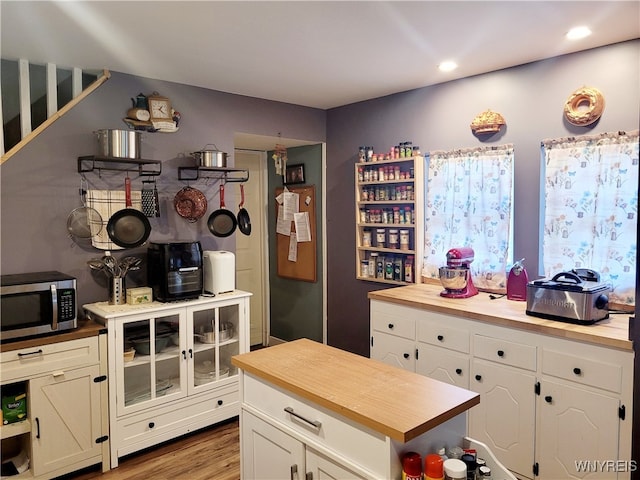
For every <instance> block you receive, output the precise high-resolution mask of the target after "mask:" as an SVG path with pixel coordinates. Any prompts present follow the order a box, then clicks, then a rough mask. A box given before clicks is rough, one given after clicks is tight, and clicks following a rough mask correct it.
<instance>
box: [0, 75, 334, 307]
mask: <svg viewBox="0 0 640 480" xmlns="http://www.w3.org/2000/svg"><path fill="white" fill-rule="evenodd" d="M153 91H158V92H159V93H160V94H162V95H165V96H167V97H169V98H170V99H171V102H172V105H173V106H174V108H175V109H176V110H178V111H180V112H181V114H182V121H181V123H180V129H179V131H178V132H176V133H148V134H145V135H144V137H143V143H142V149H141V151H142V156H143V157H144V158H148V159H153V160H161V161H162V162H163V163H162V176H161V177H160V178H159V180H158V189H159V191H160V203H161V211H162V217H161V218H159V219H155V218H152V219H150V221H151V225H152V229H153V230H152V233H151V237H150V241H161V242H162V241H172V240H200V242H201V243H202V246H203V248H204V249H205V250H230V251H235V236H231V237H228V238H225V239H220V238H217V237H214V236H212V235H211V234H210V233H209V231H208V229H207V226H206V216H205V218H204V219H203V220H201V221H199V222H197V223H194V224H191V223H188V222H186V221H185V220H184V219H182V218H181V217H179V216H178V215H177V213H175V210H174V207H173V197H174V196H175V194H176V193H177V192H178V191H179V190H180V189H181V188H182V187H183V186H184V185H185V183H184V182H180V181H179V180H178V173H177V167H178V166H179V165H193V164H194V161H193V160H192V159H191V158H189V157H188V153H189V152H193V151H197V150H200V149H202V148H203V147H204V146H205V145H206V144H208V143H215V144H216V145H217V147H218V148H219V149H220V150H222V151H225V152H230V153H232V152H233V149H234V137H233V135H234V133H235V132H242V133H251V134H257V135H268V136H273V137H277V136H278V135H282V136H283V137H285V138H295V139H300V140H309V141H317V142H324V141H325V139H326V132H325V128H326V127H325V126H326V113H325V112H324V111H322V110H318V109H312V108H307V107H299V106H295V105H290V104H284V103H278V102H270V101H264V100H259V99H255V98H250V97H243V96H239V95H231V94H226V93H221V92H216V91H212V90H207V89H202V88H197V87H192V86H187V85H180V84H175V83H170V82H163V81H156V80H150V79H144V78H139V77H134V76H130V75H124V74H119V73H115V72H112V76H111V78H110V79H109V80H108V81H107V82H106V83H105V84H104V85H103V86H101V87H100V88H99V89H98V90H96V91H95V92H94V93H92V94H91V95H90V96H89V97H88V98H86V99H85V100H83V101H81V102H80V103H79V104H78V105H77V106H76V107H74V108H73V109H72V110H71V111H70V112H69V113H67V114H66V115H64V116H63V117H62V118H60V119H59V120H57V121H56V122H55V123H54V124H53V125H52V126H51V127H49V128H47V129H46V130H45V131H44V132H43V133H41V134H40V135H38V136H37V137H36V138H35V139H34V140H32V141H31V142H29V143H28V144H27V145H26V146H25V147H24V148H23V149H22V150H20V151H19V152H18V153H17V154H15V155H14V156H13V157H11V158H10V159H9V160H8V161H6V162H5V163H4V164H2V167H1V179H0V181H1V184H0V187H1V205H0V208H1V209H0V215H1V217H0V218H1V227H2V228H1V232H0V255H1V257H0V258H1V272H2V273H3V274H9V273H20V272H32V271H42V270H60V271H62V272H65V273H67V274H70V275H73V276H75V277H77V278H78V281H79V302H80V303H81V304H82V303H87V302H94V301H104V300H107V290H106V282H105V278H104V275H95V274H93V273H95V272H91V271H90V270H89V268H88V267H87V266H86V261H87V260H89V259H90V258H93V257H96V256H101V255H102V252H101V251H99V250H96V249H94V248H92V247H91V246H90V244H89V243H88V242H86V241H83V242H84V243H83V242H74V241H73V240H72V239H71V238H69V237H68V235H67V230H66V221H67V215H68V214H69V212H70V211H71V210H72V209H73V208H75V207H77V206H79V205H80V197H79V195H78V188H79V186H80V176H79V174H78V172H77V157H78V156H81V155H92V154H94V153H95V152H96V136H95V135H94V134H93V132H94V131H96V130H99V129H105V128H116V129H120V128H125V124H124V123H123V122H122V118H123V117H124V115H125V113H126V111H127V109H128V108H129V107H130V106H131V100H130V99H131V97H135V96H136V95H137V94H138V93H139V92H143V93H145V94H149V93H151V92H153ZM232 165H233V157H232V156H231V158H230V160H229V166H232ZM86 177H87V179H88V180H89V181H90V182H91V184H92V185H91V188H101V189H120V190H122V189H123V185H124V174H122V173H117V174H113V173H112V172H104V173H103V174H102V176H98V175H97V174H93V173H88V174H86ZM192 185H193V186H195V187H197V188H199V189H201V190H202V191H203V192H204V193H205V194H206V195H207V198H208V200H209V210H208V212H207V216H208V214H209V213H210V212H212V211H213V210H215V209H217V208H218V206H219V197H218V188H217V187H218V183H217V182H211V183H210V184H208V185H207V184H205V182H204V181H200V182H198V183H192ZM133 187H134V188H136V189H140V188H141V181H140V179H137V178H135V177H133ZM228 190H229V193H228V194H227V195H226V196H225V201H226V203H227V205H228V206H233V205H238V203H239V199H238V198H235V197H234V195H237V191H238V189H237V188H230V189H228ZM230 208H231V207H230ZM145 252H146V248H144V247H143V248H138V249H132V250H127V251H121V252H114V254H115V255H116V257H118V258H119V256H121V255H131V254H133V255H140V256H143V257H146V255H145ZM127 281H128V284H127V286H137V285H145V284H146V273H145V271H140V272H133V273H132V274H131V275H130V276H128V278H127Z"/></svg>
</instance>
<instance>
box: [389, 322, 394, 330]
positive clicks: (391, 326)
mask: <svg viewBox="0 0 640 480" xmlns="http://www.w3.org/2000/svg"><path fill="white" fill-rule="evenodd" d="M394 326H395V325H393V323H390V324H389V325H387V327H389V330H393V327H394Z"/></svg>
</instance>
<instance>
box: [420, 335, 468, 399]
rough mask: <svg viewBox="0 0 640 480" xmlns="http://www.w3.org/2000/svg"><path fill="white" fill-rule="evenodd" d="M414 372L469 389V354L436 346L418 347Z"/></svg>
mask: <svg viewBox="0 0 640 480" xmlns="http://www.w3.org/2000/svg"><path fill="white" fill-rule="evenodd" d="M416 372H417V373H419V374H420V375H424V376H425V377H429V378H434V379H436V380H440V381H441V382H446V383H450V384H451V385H457V386H458V387H462V388H466V389H469V356H468V355H462V354H460V353H456V352H451V351H449V350H445V349H442V348H437V347H431V346H427V347H420V348H419V356H418V361H417V362H416Z"/></svg>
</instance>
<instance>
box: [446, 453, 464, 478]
mask: <svg viewBox="0 0 640 480" xmlns="http://www.w3.org/2000/svg"><path fill="white" fill-rule="evenodd" d="M443 467H444V478H445V480H466V478H467V465H466V464H465V463H464V462H463V461H462V460H460V459H458V458H449V459H447V460H445V461H444V464H443Z"/></svg>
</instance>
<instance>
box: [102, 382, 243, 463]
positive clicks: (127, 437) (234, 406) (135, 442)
mask: <svg viewBox="0 0 640 480" xmlns="http://www.w3.org/2000/svg"><path fill="white" fill-rule="evenodd" d="M239 400H240V395H239V393H238V387H237V385H233V386H232V387H230V388H225V389H221V390H220V391H219V392H216V393H215V394H213V395H202V396H200V397H197V398H190V399H188V400H179V401H177V402H171V404H170V405H167V406H163V407H159V408H156V409H153V410H149V411H145V412H142V413H136V414H132V415H128V416H125V417H121V418H119V419H118V420H117V422H116V425H117V426H116V430H117V431H116V433H115V437H116V438H113V439H112V440H111V441H112V442H114V441H115V444H116V445H118V456H122V455H126V454H128V453H131V452H134V451H136V450H140V449H141V448H145V447H148V446H151V445H155V444H157V443H158V442H161V441H164V440H165V439H166V440H169V439H171V438H174V437H175V436H177V435H178V434H179V433H180V432H178V433H176V430H178V431H179V430H180V429H182V430H183V433H186V432H188V431H191V430H195V429H196V428H200V427H202V426H206V425H208V424H212V423H215V421H221V420H223V419H226V418H231V417H233V416H235V415H238V414H239V413H240V401H239ZM211 417H214V418H215V417H219V418H217V419H214V420H211ZM163 437H164V438H163Z"/></svg>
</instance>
